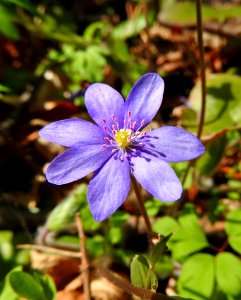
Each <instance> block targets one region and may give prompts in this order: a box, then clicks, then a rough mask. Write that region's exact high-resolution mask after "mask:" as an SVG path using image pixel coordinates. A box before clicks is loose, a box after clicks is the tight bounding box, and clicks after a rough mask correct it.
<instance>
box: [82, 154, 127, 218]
mask: <svg viewBox="0 0 241 300" xmlns="http://www.w3.org/2000/svg"><path fill="white" fill-rule="evenodd" d="M129 190H130V166H129V163H128V161H127V159H126V158H124V161H121V160H120V159H118V158H116V155H114V156H112V157H111V158H110V159H109V160H108V161H107V162H106V163H105V165H104V166H103V167H101V169H100V170H99V171H98V172H97V173H96V174H95V176H94V177H93V179H92V180H91V181H90V183H89V189H88V202H89V206H90V209H91V213H92V215H93V217H94V219H95V220H96V221H102V220H104V219H106V218H108V217H109V216H110V215H111V214H113V213H114V212H115V211H116V210H117V209H118V208H119V207H120V206H121V205H122V203H123V202H124V201H125V199H126V197H127V195H128V192H129Z"/></svg>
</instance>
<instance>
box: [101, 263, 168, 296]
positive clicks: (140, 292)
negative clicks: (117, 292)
mask: <svg viewBox="0 0 241 300" xmlns="http://www.w3.org/2000/svg"><path fill="white" fill-rule="evenodd" d="M99 271H100V273H101V275H103V276H104V277H105V278H107V279H108V280H109V281H110V282H112V283H113V284H114V285H116V286H118V287H119V288H120V289H122V290H125V291H126V292H127V293H128V294H132V295H136V296H138V297H140V298H141V299H143V300H170V299H172V298H170V297H168V296H165V295H162V294H158V293H155V292H152V291H149V290H146V289H143V288H139V287H137V286H134V285H132V284H131V283H129V282H128V281H126V280H124V279H122V278H121V277H119V276H118V275H117V274H115V273H113V272H111V271H109V270H107V269H104V268H101V269H99Z"/></svg>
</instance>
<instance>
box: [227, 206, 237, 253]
mask: <svg viewBox="0 0 241 300" xmlns="http://www.w3.org/2000/svg"><path fill="white" fill-rule="evenodd" d="M225 231H226V233H227V235H228V241H229V244H230V246H231V247H232V248H233V249H234V250H235V251H237V252H238V253H240V254H241V209H236V210H233V211H231V212H230V213H229V214H228V215H227V217H226V223H225Z"/></svg>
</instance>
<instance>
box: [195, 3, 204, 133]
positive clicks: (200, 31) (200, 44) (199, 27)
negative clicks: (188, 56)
mask: <svg viewBox="0 0 241 300" xmlns="http://www.w3.org/2000/svg"><path fill="white" fill-rule="evenodd" d="M196 12H197V37H198V47H199V54H200V76H201V85H202V106H201V114H200V120H199V127H198V132H197V137H198V138H200V137H201V135H202V130H203V125H204V117H205V110H206V76H205V61H204V47H203V36H202V34H203V24H202V0H196Z"/></svg>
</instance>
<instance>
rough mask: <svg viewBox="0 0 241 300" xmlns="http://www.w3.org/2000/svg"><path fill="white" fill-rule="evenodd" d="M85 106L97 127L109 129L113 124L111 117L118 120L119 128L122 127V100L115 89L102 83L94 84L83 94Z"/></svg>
mask: <svg viewBox="0 0 241 300" xmlns="http://www.w3.org/2000/svg"><path fill="white" fill-rule="evenodd" d="M85 105H86V107H87V110H88V112H89V114H90V116H91V117H92V119H93V120H94V121H95V122H96V124H97V125H99V126H100V127H103V126H104V125H105V124H104V122H103V119H104V120H105V121H106V124H107V126H108V127H109V128H111V125H112V124H114V122H113V119H112V116H115V118H116V119H117V120H118V122H119V124H120V127H122V125H123V117H124V99H123V98H122V96H121V94H119V93H118V92H117V91H116V90H115V89H113V88H112V87H110V86H109V85H107V84H104V83H94V84H92V85H90V86H89V87H88V89H87V90H86V92H85Z"/></svg>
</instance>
